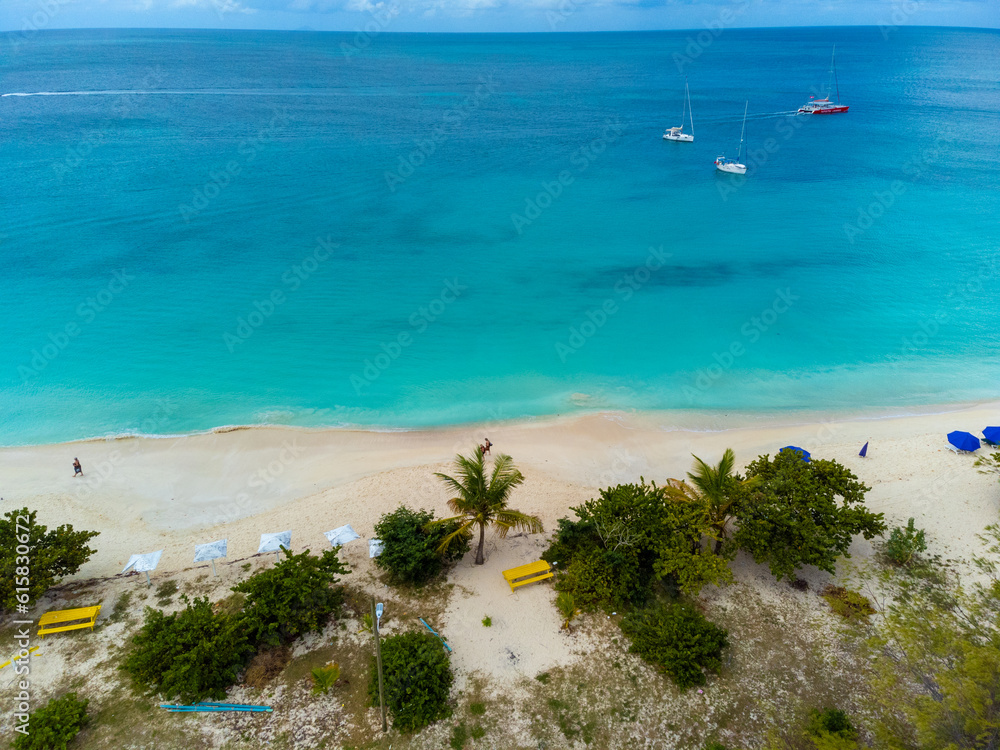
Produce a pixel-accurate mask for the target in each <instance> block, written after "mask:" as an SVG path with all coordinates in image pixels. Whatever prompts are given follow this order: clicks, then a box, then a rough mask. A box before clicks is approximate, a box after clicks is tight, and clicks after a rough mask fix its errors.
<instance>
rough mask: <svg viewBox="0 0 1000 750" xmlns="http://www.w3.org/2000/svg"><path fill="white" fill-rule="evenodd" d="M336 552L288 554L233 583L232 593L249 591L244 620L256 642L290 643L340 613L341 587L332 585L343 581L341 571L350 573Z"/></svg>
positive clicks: (268, 643) (250, 635)
mask: <svg viewBox="0 0 1000 750" xmlns="http://www.w3.org/2000/svg"><path fill="white" fill-rule="evenodd" d="M338 550H339V548H338V549H332V550H327V551H326V552H324V553H323V554H322V555H321V556H319V557H317V556H315V555H310V554H309V550H306V551H305V552H302V553H301V554H298V555H292V554H289V555H288V556H287V557H286V558H285V559H284V560H282V561H281V562H279V563H278V564H277V565H275V566H274V567H273V568H270V569H268V570H263V571H261V572H260V573H257V574H256V575H253V576H251V577H250V578H248V579H247V580H245V581H243V582H242V583H239V584H237V585H236V586H233V591H236V592H238V593H242V594H246V601H245V602H244V604H243V623H244V627H245V628H246V630H247V633H248V635H249V637H250V639H251V640H252V641H253V642H254V643H258V644H264V645H271V646H276V645H278V644H280V643H287V642H289V641H291V640H292V639H293V638H295V637H296V636H299V635H301V634H303V633H308V632H309V631H312V630H320V629H321V628H322V627H323V625H324V624H326V621H327V619H328V618H329V616H330V615H331V614H333V613H339V612H340V609H341V605H342V604H343V601H344V590H343V587H341V586H338V587H336V588H331V586H333V585H334V584H336V583H338V582H339V581H340V579H339V578H337V576H338V575H343V574H345V573H350V572H351V571H350V569H349V568H348V567H347V566H346V565H344V563H343V562H341V561H340V558H339V557H337V552H338Z"/></svg>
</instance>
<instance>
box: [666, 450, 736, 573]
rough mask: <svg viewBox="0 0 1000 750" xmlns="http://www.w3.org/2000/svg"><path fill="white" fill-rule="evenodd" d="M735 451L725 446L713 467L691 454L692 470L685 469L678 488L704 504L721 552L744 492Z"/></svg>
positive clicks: (718, 551) (716, 543)
mask: <svg viewBox="0 0 1000 750" xmlns="http://www.w3.org/2000/svg"><path fill="white" fill-rule="evenodd" d="M735 468H736V454H735V453H734V452H733V449H732V448H726V450H725V452H724V453H723V454H722V458H721V459H719V463H718V464H717V465H715V466H710V465H709V464H707V463H705V462H704V461H702V460H701V459H700V458H698V457H697V456H694V471H693V472H688V475H687V476H688V482H685V483H683V485H686V487H685V486H682V487H680V488H681V489H682V491H683V490H687V488H690V490H688V491H686V492H685V494H687V495H688V496H689V497H692V498H693V499H695V500H697V501H698V502H700V503H701V504H703V505H704V507H705V512H706V513H707V514H708V523H709V526H711V528H712V531H713V532H714V533H713V536H714V539H715V553H716V554H720V553H721V552H722V546H723V543H724V541H725V539H726V531H727V528H728V526H729V522H730V521H731V520H732V519H733V518H734V517H735V515H736V505H737V503H738V502H739V500H740V498H741V497H742V495H743V484H742V483H741V482H740V481H739V480H737V478H736V474H735V473H734V470H735Z"/></svg>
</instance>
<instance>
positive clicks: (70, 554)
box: [0, 508, 100, 609]
mask: <svg viewBox="0 0 1000 750" xmlns="http://www.w3.org/2000/svg"><path fill="white" fill-rule="evenodd" d="M37 518H38V512H37V511H34V510H28V508H21V509H19V510H11V511H8V512H7V513H4V515H3V517H0V573H2V575H0V607H2V608H3V609H15V608H16V607H18V605H21V606H30V605H33V604H35V603H36V602H37V601H38V600H39V599H41V598H42V596H43V595H44V594H45V592H46V591H48V590H49V589H50V588H52V587H53V586H55V585H56V584H57V583H59V581H60V580H62V578H64V577H65V576H68V575H73V574H74V573H76V572H77V571H78V570H79V569H80V566H82V565H83V564H84V563H85V562H87V560H89V559H90V556H91V555H93V554H94V552H95V550H93V549H92V548H91V547H88V546H87V543H88V542H89V541H90V540H91V539H93V538H94V537H95V536H97V535H98V534H99V533H100V532H97V531H75V530H74V529H73V527H72V526H71V525H69V524H63V525H61V526H58V527H56V528H55V529H52V530H51V531H49V530H48V528H47V527H46V526H42V525H41V524H39V523H38V521H37Z"/></svg>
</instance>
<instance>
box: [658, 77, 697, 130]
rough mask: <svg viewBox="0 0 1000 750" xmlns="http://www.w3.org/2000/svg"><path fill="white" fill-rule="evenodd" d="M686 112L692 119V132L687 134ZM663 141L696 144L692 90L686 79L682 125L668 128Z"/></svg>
mask: <svg viewBox="0 0 1000 750" xmlns="http://www.w3.org/2000/svg"><path fill="white" fill-rule="evenodd" d="M685 110H686V112H687V115H688V116H689V117H690V118H691V132H690V133H685V132H683V131H684V114H685ZM663 139H664V140H665V141H677V142H678V143H693V142H694V111H693V110H692V109H691V89H690V88H688V82H687V79H686V78H685V79H684V106H683V108H682V109H681V124H680V125H678V126H677V127H676V128H667V132H665V133H664V134H663Z"/></svg>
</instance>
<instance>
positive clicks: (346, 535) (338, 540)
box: [323, 524, 361, 547]
mask: <svg viewBox="0 0 1000 750" xmlns="http://www.w3.org/2000/svg"><path fill="white" fill-rule="evenodd" d="M323 536H325V537H326V538H327V539H328V540H329V541H330V546H331V547H341V546H343V545H345V544H347V543H348V542H353V541H354V540H355V539H360V538H361V535H360V534H359V533H357V532H356V531H355V530H354V529H352V528H351V525H350V524H347V525H346V526H339V527H337V528H336V529H334V530H333V531H324V532H323Z"/></svg>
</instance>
